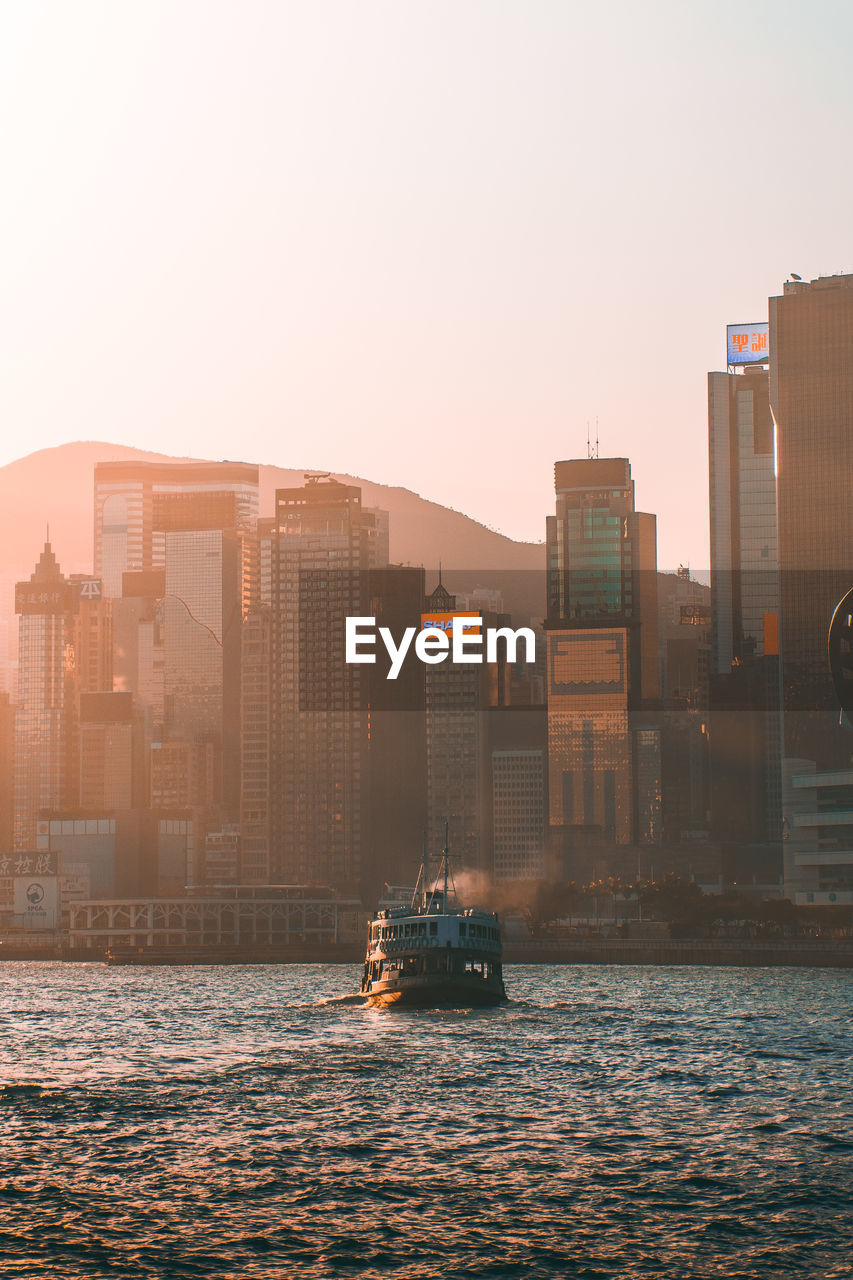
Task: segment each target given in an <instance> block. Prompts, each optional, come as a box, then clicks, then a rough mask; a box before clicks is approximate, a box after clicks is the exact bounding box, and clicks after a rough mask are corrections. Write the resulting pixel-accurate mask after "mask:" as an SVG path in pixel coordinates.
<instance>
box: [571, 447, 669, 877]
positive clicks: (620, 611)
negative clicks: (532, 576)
mask: <svg viewBox="0 0 853 1280" xmlns="http://www.w3.org/2000/svg"><path fill="white" fill-rule="evenodd" d="M554 481H555V490H556V509H555V514H554V515H553V516H550V517H548V521H547V555H548V577H547V589H548V599H547V605H548V617H547V621H546V628H547V661H548V674H547V700H548V761H549V786H548V795H549V824H550V826H551V828H552V829H559V830H560V831H561V832H562V836H563V848H564V851H565V857H566V859H567V860H568V862H571V860H572V855H573V853H575V852H576V851H577V850H578V849H582V848H584V847H585V846H586V845H588V844H589V842H590V841H595V840H598V841H600V842H602V843H604V844H630V843H634V842H637V843H650V842H651V843H653V842H655V841H658V840H659V839H660V837H661V820H660V803H661V750H660V726H659V715H658V712H657V703H656V700H657V698H658V694H659V685H658V656H659V655H658V630H657V627H658V622H657V574H656V532H655V517H654V516H653V515H647V514H645V513H642V512H638V511H636V510H635V505H634V484H633V481H632V479H631V468H630V464H629V462H628V459H627V458H584V459H578V460H574V461H566V462H558V463H556V464H555V468H554Z"/></svg>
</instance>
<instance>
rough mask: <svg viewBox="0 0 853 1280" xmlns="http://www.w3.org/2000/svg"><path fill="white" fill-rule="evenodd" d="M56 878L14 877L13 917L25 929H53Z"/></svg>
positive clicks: (56, 888)
mask: <svg viewBox="0 0 853 1280" xmlns="http://www.w3.org/2000/svg"><path fill="white" fill-rule="evenodd" d="M58 903H59V892H58V886H57V878H56V876H36V875H29V876H15V917H16V923H17V922H20V923H21V924H22V925H23V927H24V928H25V929H55V928H56V912H57V906H58Z"/></svg>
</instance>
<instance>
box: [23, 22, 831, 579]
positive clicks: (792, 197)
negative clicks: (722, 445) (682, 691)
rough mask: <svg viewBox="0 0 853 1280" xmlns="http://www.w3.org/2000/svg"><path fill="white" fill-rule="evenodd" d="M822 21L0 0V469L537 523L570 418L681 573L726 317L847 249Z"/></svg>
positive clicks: (571, 451) (699, 512)
mask: <svg viewBox="0 0 853 1280" xmlns="http://www.w3.org/2000/svg"><path fill="white" fill-rule="evenodd" d="M851 44H853V8H851V7H850V6H849V5H848V4H846V3H841V2H838V3H827V2H826V0H821V2H819V3H816V4H813V5H811V6H810V7H809V9H808V10H806V8H805V6H803V5H802V4H801V3H791V2H788V0H782V2H780V0H775V2H774V3H772V4H771V3H766V2H762V3H757V2H755V0H750V2H746V0H745V2H743V3H739V4H734V3H715V4H710V3H690V2H688V3H684V0H682V2H681V3H678V4H675V3H668V2H667V3H660V2H656V3H653V4H638V3H636V0H615V2H612V3H607V4H589V3H584V4H581V3H574V2H572V0H532V2H530V3H522V2H521V0H513V3H507V2H505V0H429V3H415V2H409V0H387V2H382V3H376V2H372V0H341V2H339V3H329V2H326V0H311V2H310V3H309V0H305V2H304V3H289V2H288V0H275V2H272V3H260V2H258V0H246V2H243V3H237V0H231V2H230V3H222V2H217V0H169V3H156V2H155V0H146V3H144V4H143V3H127V2H121V3H116V2H115V0H107V2H105V3H98V4H95V3H83V2H81V0H74V2H73V3H67V2H66V3H61V4H59V3H57V4H39V3H36V2H35V0H27V2H26V3H24V2H23V0H19V2H18V3H15V2H14V0H8V2H7V3H6V4H4V5H3V7H2V10H1V11H0V99H1V100H2V106H1V107H0V157H2V173H3V191H4V195H3V200H2V203H0V228H2V244H3V255H2V264H3V271H2V307H0V326H2V332H0V421H2V440H0V464H2V463H6V462H8V461H10V460H12V459H13V458H15V457H19V456H20V455H22V454H24V453H28V452H31V451H32V450H34V449H38V448H42V447H45V446H48V445H55V444H59V443H62V442H64V441H69V440H76V439H100V440H109V441H115V442H119V443H124V444H133V445H138V446H140V447H144V448H150V449H154V450H161V451H164V452H167V453H171V454H178V455H180V454H187V455H195V456H201V457H209V458H245V459H248V460H251V461H257V462H270V463H277V464H279V465H282V466H288V467H303V466H304V467H312V468H329V469H334V470H340V471H348V472H351V473H354V474H358V475H362V476H364V477H367V478H370V479H372V480H376V481H382V482H385V483H389V484H400V485H404V486H406V487H408V488H411V489H414V490H416V491H417V492H419V493H421V494H423V495H424V496H426V497H429V498H432V499H435V500H437V501H439V502H442V503H445V504H447V505H450V506H453V507H456V508H457V509H460V510H463V511H465V512H467V513H468V514H470V515H472V516H475V517H476V518H477V519H480V520H482V521H484V522H485V523H487V524H489V525H491V526H493V527H494V528H497V529H499V530H501V531H502V532H505V533H507V534H510V535H511V536H513V537H516V538H527V539H535V540H539V539H540V538H541V537H542V536H543V533H544V515H545V513H546V511H547V510H548V509H549V507H550V504H551V492H552V488H551V483H552V464H553V461H554V460H555V459H556V458H564V457H572V456H583V455H584V454H585V452H586V423H587V420H589V421H590V423H591V424H592V429H593V432H594V423H595V420H596V418H598V422H599V433H600V440H601V453H602V455H604V454H613V455H628V456H629V457H630V458H631V461H632V465H633V472H634V477H635V480H636V482H637V496H638V502H639V505H640V506H641V507H642V509H644V510H650V511H655V512H657V513H658V539H659V561H660V563H661V565H662V566H665V567H672V566H675V565H677V564H678V563H679V562H682V561H688V560H689V561H690V563H691V565H692V566H694V567H696V568H697V569H698V568H700V567H704V566H706V565H707V557H708V551H707V428H706V405H705V394H706V383H705V375H706V372H707V371H708V370H709V369H718V368H721V367H723V366H724V361H725V345H724V339H725V325H726V323H727V322H732V321H750V320H757V319H761V318H763V317H766V305H767V304H766V299H767V296H768V294H772V293H777V292H780V291H781V285H782V282H783V281H784V279H785V278H786V276H787V275H788V273H789V272H791V271H796V272H798V273H800V274H801V275H803V276H804V277H806V278H810V277H813V276H816V275H818V274H830V273H833V272H837V271H848V270H851V269H853V249H851V226H853V219H851V212H853V211H851V192H853V171H851V166H850V164H849V154H848V152H849V146H848V139H849V130H850V123H851V96H852V95H853V79H851V76H850V70H849V55H850V48H851Z"/></svg>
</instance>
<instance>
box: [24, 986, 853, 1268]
mask: <svg viewBox="0 0 853 1280" xmlns="http://www.w3.org/2000/svg"><path fill="white" fill-rule="evenodd" d="M358 980H359V967H358V966H343V965H330V966H318V965H303V966H293V965H281V966H233V967H224V966H223V967H186V968H156V967H153V968H105V967H103V966H100V965H94V964H59V963H56V964H54V963H27V964H18V963H5V964H3V965H0V988H2V990H0V1009H2V1019H0V1063H2V1090H1V1091H0V1101H2V1106H1V1107H0V1137H2V1169H0V1274H2V1275H3V1276H4V1277H6V1276H11V1277H34V1278H35V1277H37V1278H38V1280H42V1278H43V1277H48V1276H50V1277H54V1276H56V1277H61V1276H73V1277H85V1278H86V1280H93V1278H99V1277H122V1278H124V1277H145V1278H146V1280H148V1278H151V1277H158V1278H159V1277H168V1278H169V1280H172V1277H191V1276H205V1277H206V1276H218V1277H257V1278H261V1277H318V1278H319V1277H323V1278H325V1277H337V1276H349V1277H362V1276H364V1277H374V1276H375V1277H379V1276H382V1277H406V1280H410V1278H418V1277H424V1278H427V1277H428V1278H429V1280H432V1278H433V1277H438V1276H441V1277H447V1278H448V1280H451V1278H456V1277H459V1278H460V1280H461V1278H462V1277H466V1278H468V1277H471V1278H473V1277H501V1278H502V1280H510V1278H514V1277H518V1278H519V1280H521V1278H522V1277H524V1280H531V1278H533V1277H563V1276H582V1277H620V1276H626V1275H629V1276H634V1275H637V1276H654V1277H674V1278H677V1280H685V1278H686V1277H694V1276H697V1277H703V1276H709V1277H710V1276H743V1277H756V1276H759V1277H762V1276H768V1277H771V1276H788V1275H791V1276H808V1277H817V1276H820V1277H836V1276H850V1275H851V1274H853V1267H851V1257H853V1208H851V1190H853V1087H851V1050H852V1049H853V973H847V972H844V971H839V970H828V969H736V968H698V967H679V968H639V967H637V968H634V967H630V968H628V967H625V968H622V967H612V968H608V967H601V966H582V967H568V966H529V967H525V966H518V967H515V966H508V967H507V969H506V980H507V988H508V991H509V993H510V995H511V1000H510V1003H509V1004H507V1005H505V1006H503V1007H500V1008H495V1009H479V1010H464V1009H460V1010H457V1011H450V1010H444V1011H430V1010H400V1009H393V1008H391V1009H375V1008H370V1007H367V1006H365V1004H364V1003H363V1002H362V1001H361V999H360V998H358V997H357V996H354V995H353V994H352V993H353V992H354V991H355V990H356V989H357V986H358Z"/></svg>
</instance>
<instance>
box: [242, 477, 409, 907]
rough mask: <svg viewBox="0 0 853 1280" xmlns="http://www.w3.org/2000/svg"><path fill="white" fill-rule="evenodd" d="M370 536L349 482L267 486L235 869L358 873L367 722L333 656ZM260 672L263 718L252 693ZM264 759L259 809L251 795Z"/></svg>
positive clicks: (349, 677)
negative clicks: (261, 611) (264, 615)
mask: <svg viewBox="0 0 853 1280" xmlns="http://www.w3.org/2000/svg"><path fill="white" fill-rule="evenodd" d="M386 529H387V525H386ZM382 545H383V540H382V522H381V520H379V519H377V515H376V513H374V512H370V511H365V510H364V509H363V508H362V505H361V490H360V489H359V488H358V487H357V486H355V485H344V484H340V483H339V482H338V481H335V480H333V479H331V478H330V477H329V476H326V475H310V476H308V477H307V484H306V485H305V486H304V487H302V488H294V489H279V490H277V491H276V508H275V518H274V521H273V524H272V526H271V527H266V526H264V528H263V530H262V534H261V557H260V580H261V595H262V600H261V603H262V606H265V607H266V608H267V609H268V611H269V623H268V626H267V624H266V623H265V622H264V621H263V619H261V618H260V617H258V618H253V616H252V614H251V613H250V615H249V618H248V620H247V625H248V627H249V629H250V634H251V636H252V650H251V653H250V654H247V666H246V669H245V670H244V676H243V680H244V689H245V688H247V687H248V686H251V688H252V689H253V691H254V693H253V699H252V703H251V707H247V708H246V711H245V713H244V717H243V744H244V772H243V801H242V810H243V815H244V819H245V818H246V817H247V816H249V815H251V824H250V825H251V830H249V829H248V827H247V832H246V840H245V841H244V846H243V858H244V866H245V867H246V873H247V878H248V873H249V871H250V870H251V875H252V878H254V877H256V876H258V877H263V879H264V880H265V881H266V882H267V883H280V884H281V883H291V884H292V883H302V884H305V883H314V884H326V885H332V886H334V887H340V886H344V885H355V884H357V883H358V881H359V879H360V877H361V873H362V859H363V853H364V848H363V838H364V830H365V819H366V812H365V801H366V794H365V793H366V787H365V771H366V766H367V731H368V723H367V716H366V710H365V702H364V694H363V690H362V676H361V669H360V668H359V667H353V666H348V665H347V664H346V662H345V659H344V636H345V620H346V617H347V616H348V615H360V614H363V613H364V612H365V605H366V601H367V598H368V578H367V571H368V569H369V568H370V567H372V566H373V565H376V562H377V560H378V558H379V557H381V555H382ZM377 567H378V565H377ZM265 636H266V642H267V643H268V645H269V658H268V666H267V665H266V664H267V657H266V655H265V654H264V652H263V646H264V641H265ZM267 680H268V682H269V684H268V687H269V690H270V722H269V724H264V723H263V716H259V715H258V711H259V701H258V694H259V693H260V691H262V690H263V688H264V685H265V682H266V681H267ZM250 743H251V745H252V747H253V751H252V754H251V756H250V755H248V754H247V748H248V747H249V745H250ZM264 764H266V768H267V770H268V785H267V795H268V797H269V802H268V807H267V809H266V812H264V806H263V805H262V804H258V799H259V795H260V791H262V781H261V772H262V770H263V767H264Z"/></svg>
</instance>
